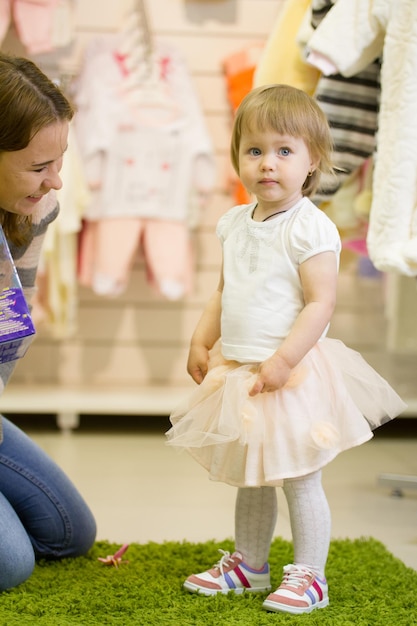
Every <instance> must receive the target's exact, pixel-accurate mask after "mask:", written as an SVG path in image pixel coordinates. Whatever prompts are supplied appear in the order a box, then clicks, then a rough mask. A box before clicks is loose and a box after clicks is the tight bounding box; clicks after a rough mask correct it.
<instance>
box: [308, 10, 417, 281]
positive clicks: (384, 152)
mask: <svg viewBox="0 0 417 626" xmlns="http://www.w3.org/2000/svg"><path fill="white" fill-rule="evenodd" d="M308 47H309V50H310V51H311V52H312V54H311V55H310V56H309V60H311V62H314V64H315V65H316V66H318V67H320V68H321V69H322V70H323V72H326V73H328V74H331V73H337V72H339V73H340V74H342V75H343V76H347V77H350V76H354V75H356V74H357V73H358V72H361V71H363V70H364V69H365V68H367V67H368V66H369V65H370V64H371V63H373V62H375V61H376V60H377V59H378V58H382V66H381V101H380V110H379V116H378V134H377V145H376V153H375V161H374V176H373V185H372V205H371V211H370V219H369V229H368V235H367V247H368V252H369V256H370V258H371V260H372V262H373V263H374V265H375V266H376V267H377V268H378V269H380V270H382V271H388V272H389V271H394V272H399V273H401V274H405V275H407V276H417V126H416V124H415V112H416V109H417V3H416V2H415V0H397V1H396V2H387V0H372V1H371V0H363V1H361V2H352V1H351V0H337V2H336V4H335V5H334V6H333V7H332V9H331V10H330V11H329V12H328V14H327V15H326V17H325V18H324V19H323V20H322V22H321V23H320V25H319V26H318V27H317V29H316V31H315V32H314V34H313V35H312V37H311V38H310V40H309V42H308Z"/></svg>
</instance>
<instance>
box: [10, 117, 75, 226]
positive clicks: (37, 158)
mask: <svg viewBox="0 0 417 626" xmlns="http://www.w3.org/2000/svg"><path fill="white" fill-rule="evenodd" d="M68 127H69V124H68V122H67V121H64V122H61V121H60V122H54V123H53V124H50V125H48V126H44V128H41V130H40V131H38V132H37V133H36V135H35V136H34V137H33V138H32V140H31V141H30V143H29V144H28V146H26V148H23V150H16V151H13V152H0V208H1V209H4V210H5V211H9V212H10V213H17V214H18V215H30V214H32V213H33V212H34V210H35V208H36V206H37V204H38V203H39V201H40V199H41V198H42V197H43V196H44V195H45V194H47V193H48V191H50V190H51V189H60V188H61V187H62V181H61V179H60V177H59V172H60V170H61V167H62V157H63V154H64V152H65V150H66V148H67V141H68Z"/></svg>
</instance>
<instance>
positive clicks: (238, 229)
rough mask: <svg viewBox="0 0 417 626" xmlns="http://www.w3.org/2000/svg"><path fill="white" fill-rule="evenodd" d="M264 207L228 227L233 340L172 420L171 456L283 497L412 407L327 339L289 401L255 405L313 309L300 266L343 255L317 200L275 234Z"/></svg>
mask: <svg viewBox="0 0 417 626" xmlns="http://www.w3.org/2000/svg"><path fill="white" fill-rule="evenodd" d="M254 208H255V204H249V205H241V206H237V207H234V208H233V209H231V210H230V211H228V212H227V213H226V214H225V215H224V216H223V217H222V218H221V219H220V220H219V223H218V227H217V235H218V237H219V239H220V241H221V243H222V246H223V257H224V270H223V271H224V289H223V295H222V320H221V339H220V340H219V342H217V344H216V345H215V346H214V348H213V350H212V351H211V355H210V362H209V371H208V374H207V375H206V377H205V379H204V381H203V382H202V383H201V385H199V387H198V388H197V389H196V390H195V391H194V392H193V393H192V394H191V397H190V398H189V399H188V400H187V401H186V402H185V403H184V404H183V405H182V406H180V407H178V408H177V410H176V411H174V413H173V414H172V415H171V422H172V424H173V427H172V428H171V429H170V430H169V431H168V433H167V438H168V444H169V445H173V446H177V447H182V448H185V449H187V450H188V451H189V452H190V453H191V455H192V456H193V457H194V458H195V459H196V460H197V461H198V462H199V463H200V464H201V465H203V466H204V467H205V468H206V469H207V470H208V471H209V475H210V478H211V479H213V480H220V481H223V482H226V483H229V484H231V485H235V486H238V487H256V486H267V485H270V486H274V485H277V486H279V485H282V481H283V480H284V479H286V478H295V477H297V476H304V475H306V474H310V473H312V472H315V471H317V470H319V469H320V468H321V467H323V466H324V465H326V464H327V463H329V462H330V461H331V460H332V459H333V458H334V457H335V456H336V455H337V454H339V453H340V452H341V451H343V450H346V449H348V448H351V447H353V446H357V445H360V444H362V443H364V442H365V441H367V440H369V439H370V438H371V437H372V429H373V428H376V427H378V426H380V425H381V424H382V423H384V422H385V421H388V420H389V419H392V418H394V417H395V416H396V415H398V414H399V413H400V412H401V411H403V410H404V408H405V406H406V405H405V404H404V403H403V402H402V400H401V399H400V398H399V396H398V395H397V394H396V393H395V391H394V390H393V389H392V388H391V387H390V386H389V384H388V383H387V382H386V381H385V380H384V379H383V378H382V377H381V376H379V374H378V373H377V372H376V371H375V370H374V369H373V368H372V367H371V366H370V365H369V364H368V363H366V361H365V360H364V359H363V358H362V357H361V355H360V354H359V353H357V352H355V351H353V350H351V349H350V348H348V347H346V346H345V345H344V344H343V343H342V342H341V341H339V340H335V339H329V338H327V337H326V333H327V329H326V330H325V332H324V333H323V335H322V337H321V339H320V340H319V341H318V343H317V344H316V345H315V346H314V347H313V348H312V349H311V350H310V351H309V352H308V354H307V355H306V356H305V357H304V358H303V359H302V361H301V362H300V363H299V364H298V365H297V366H296V367H295V368H294V369H293V371H292V373H291V376H290V379H289V381H288V382H287V384H286V385H285V386H284V387H283V388H282V389H280V390H278V391H274V392H269V393H262V394H258V395H256V396H254V397H250V396H249V395H248V391H249V389H250V388H251V387H252V385H253V383H254V381H255V373H256V371H257V367H258V364H259V363H260V362H262V361H264V360H265V359H266V358H268V357H269V356H271V355H272V354H273V353H274V352H275V351H276V350H277V348H278V347H279V345H280V344H281V343H282V341H283V340H284V339H285V337H286V336H287V335H288V333H289V331H290V329H291V327H292V325H293V324H294V321H295V319H296V317H297V316H298V314H299V313H300V311H301V310H302V308H303V307H304V301H303V291H302V286H301V281H300V277H299V266H300V265H301V264H302V263H303V262H305V261H306V260H307V259H309V258H310V257H312V256H314V255H316V254H319V253H322V252H328V251H333V252H335V254H336V256H337V259H338V258H339V253H340V249H341V244H340V237H339V234H338V231H337V229H336V227H335V225H334V224H333V222H331V220H330V219H329V218H328V217H327V216H326V215H325V214H324V213H323V212H322V211H321V210H320V209H318V208H317V207H316V206H315V205H314V204H313V203H312V202H311V201H310V200H309V199H308V198H303V199H302V200H301V201H300V202H298V203H297V204H296V205H295V206H293V207H292V208H291V209H289V210H288V211H286V212H283V213H280V214H278V215H277V216H276V217H274V218H273V219H270V220H267V221H265V222H255V221H254V220H253V219H252V214H253V210H254Z"/></svg>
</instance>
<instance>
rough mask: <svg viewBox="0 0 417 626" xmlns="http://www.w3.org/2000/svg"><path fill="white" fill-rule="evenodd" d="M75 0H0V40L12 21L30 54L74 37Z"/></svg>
mask: <svg viewBox="0 0 417 626" xmlns="http://www.w3.org/2000/svg"><path fill="white" fill-rule="evenodd" d="M73 10H74V0H0V41H1V40H3V39H4V37H5V35H6V33H7V31H8V29H9V27H10V25H11V24H13V25H14V26H15V28H16V34H17V36H18V38H19V40H20V41H21V43H22V44H23V45H24V46H25V48H26V51H27V52H28V53H29V54H41V53H45V52H51V51H53V50H54V49H56V48H58V47H62V46H66V45H67V44H68V43H70V42H71V41H72V39H73V34H74V28H73V20H72V16H73Z"/></svg>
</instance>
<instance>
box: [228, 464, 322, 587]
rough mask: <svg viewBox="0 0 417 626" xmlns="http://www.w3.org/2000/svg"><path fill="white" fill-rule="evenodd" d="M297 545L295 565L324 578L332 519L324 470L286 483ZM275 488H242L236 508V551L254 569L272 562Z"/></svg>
mask: <svg viewBox="0 0 417 626" xmlns="http://www.w3.org/2000/svg"><path fill="white" fill-rule="evenodd" d="M283 490H284V494H285V497H286V499H287V503H288V510H289V514H290V523H291V532H292V538H293V544H294V563H295V564H298V565H305V566H307V567H308V568H309V569H311V570H312V571H314V572H315V573H317V574H319V575H324V570H325V566H326V561H327V555H328V551H329V544H330V530H331V518H330V509H329V505H328V503H327V498H326V495H325V493H324V490H323V486H322V484H321V471H318V472H314V473H313V474H309V475H308V476H303V477H301V478H295V479H288V480H285V481H284V485H283ZM277 508H278V507H277V494H276V489H275V487H242V488H239V489H238V492H237V498H236V509H235V533H236V550H237V551H238V552H240V553H241V554H242V556H243V559H244V561H245V562H246V563H247V564H248V565H249V566H250V567H253V568H254V569H259V568H261V567H262V566H263V565H264V564H265V563H266V561H267V560H268V556H269V550H270V546H271V541H272V537H273V534H274V530H275V525H276V521H277Z"/></svg>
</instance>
